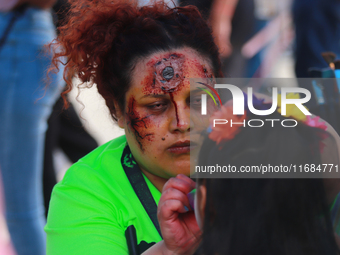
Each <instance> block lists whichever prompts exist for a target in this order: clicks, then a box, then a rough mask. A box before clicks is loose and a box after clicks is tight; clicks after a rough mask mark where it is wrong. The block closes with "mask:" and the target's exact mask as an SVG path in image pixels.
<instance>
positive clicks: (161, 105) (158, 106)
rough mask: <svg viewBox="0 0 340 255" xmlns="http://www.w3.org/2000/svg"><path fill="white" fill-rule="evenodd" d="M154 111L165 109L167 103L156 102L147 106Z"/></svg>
mask: <svg viewBox="0 0 340 255" xmlns="http://www.w3.org/2000/svg"><path fill="white" fill-rule="evenodd" d="M147 107H148V109H150V110H152V111H163V110H165V109H166V108H167V104H166V103H155V104H151V105H148V106H147Z"/></svg>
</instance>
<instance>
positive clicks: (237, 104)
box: [201, 84, 312, 127]
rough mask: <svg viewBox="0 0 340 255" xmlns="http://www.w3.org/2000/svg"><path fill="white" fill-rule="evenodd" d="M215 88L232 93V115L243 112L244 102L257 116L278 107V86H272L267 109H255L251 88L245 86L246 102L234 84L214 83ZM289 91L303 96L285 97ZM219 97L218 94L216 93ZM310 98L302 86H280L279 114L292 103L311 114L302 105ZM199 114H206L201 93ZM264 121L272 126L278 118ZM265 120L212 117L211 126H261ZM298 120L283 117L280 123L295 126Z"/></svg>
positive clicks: (204, 95)
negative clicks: (270, 99) (269, 104)
mask: <svg viewBox="0 0 340 255" xmlns="http://www.w3.org/2000/svg"><path fill="white" fill-rule="evenodd" d="M214 88H215V89H228V90H229V91H230V92H231V95H232V99H233V100H232V104H233V115H244V114H245V103H247V106H248V109H249V111H250V112H251V113H253V114H254V115H258V116H267V115H270V114H272V113H274V112H275V111H276V110H277V107H278V88H276V87H273V88H272V102H271V107H270V108H269V109H262V110H260V109H256V108H255V107H254V102H253V88H251V87H248V88H247V94H248V96H247V102H245V96H244V93H243V91H242V90H241V89H240V88H238V87H237V86H235V85H231V84H215V86H214ZM213 92H214V93H215V94H216V93H217V92H216V90H214V91H213ZM290 93H300V94H304V95H305V97H304V98H287V94H290ZM209 96H210V97H212V99H213V100H214V102H215V99H214V98H213V96H212V94H211V93H209ZM216 96H217V97H218V98H219V95H216ZM310 99H311V93H310V92H309V91H308V90H307V89H304V88H299V87H283V88H281V106H280V107H281V115H286V114H287V105H288V104H292V105H295V106H296V107H297V108H298V109H299V110H300V111H301V112H302V113H303V114H304V115H312V114H311V113H310V112H309V111H308V110H307V108H306V107H304V106H303V104H304V103H307V102H308V101H309V100H310ZM201 114H202V115H207V94H202V95H201ZM265 121H266V122H269V123H271V126H272V127H274V123H275V122H276V121H279V120H278V119H265ZM265 121H263V120H261V119H249V120H248V121H246V120H243V121H242V122H233V121H232V120H227V119H214V120H213V126H214V127H215V125H225V124H228V123H229V124H230V126H231V127H232V126H233V125H243V126H246V124H248V126H250V127H262V126H263V125H264V123H265ZM297 124H298V122H297V121H296V120H295V119H285V120H283V121H281V125H282V126H283V127H295V126H296V125H297Z"/></svg>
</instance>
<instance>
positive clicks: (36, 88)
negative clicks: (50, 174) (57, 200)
mask: <svg viewBox="0 0 340 255" xmlns="http://www.w3.org/2000/svg"><path fill="white" fill-rule="evenodd" d="M12 15H13V13H10V12H9V13H1V12H0V37H1V36H2V34H3V32H4V30H5V27H6V26H7V25H8V23H9V20H10V18H11V16H12ZM55 36H56V35H55V27H54V25H53V22H52V16H51V13H50V12H49V11H44V10H39V9H35V8H28V9H27V10H26V11H25V13H24V15H23V16H21V17H20V18H19V19H18V20H17V21H16V22H15V24H14V26H13V28H12V30H11V31H10V33H9V36H8V39H7V41H6V43H5V45H4V46H3V48H2V49H1V51H0V169H1V173H2V177H3V184H4V192H5V202H6V220H7V224H8V228H9V231H10V235H11V238H12V242H13V244H14V247H15V249H16V251H17V253H18V255H24V254H25V255H26V254H27V255H28V254H30V255H31V254H32V255H41V254H45V234H44V230H43V229H44V225H45V218H44V206H43V193H42V164H43V146H44V139H45V131H46V128H47V119H48V116H49V114H50V112H51V108H52V106H53V104H54V102H55V100H56V99H57V96H58V94H59V92H60V90H61V85H62V84H63V83H62V72H59V73H58V74H56V75H53V76H52V77H51V79H50V84H49V86H48V87H47V89H45V82H44V80H46V70H47V68H48V67H49V65H50V63H51V54H44V51H43V45H44V44H46V43H49V42H51V41H52V40H53V39H54V38H55Z"/></svg>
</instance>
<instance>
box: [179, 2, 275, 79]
mask: <svg viewBox="0 0 340 255" xmlns="http://www.w3.org/2000/svg"><path fill="white" fill-rule="evenodd" d="M262 2H263V1H262ZM262 2H261V1H256V0H213V1H212V0H182V1H180V5H181V6H184V5H195V6H196V7H197V8H198V9H199V10H200V12H201V13H202V15H203V16H204V17H205V18H206V19H207V20H209V21H210V24H211V27H212V30H213V35H214V38H215V42H216V44H217V46H218V47H219V49H220V54H221V59H222V68H223V74H224V76H225V77H230V76H231V77H253V76H255V75H256V71H257V70H258V68H259V67H260V64H261V59H262V58H261V54H262V52H259V53H258V54H256V55H255V56H254V57H252V58H250V59H247V58H245V57H244V56H243V55H242V53H241V50H242V47H243V46H244V44H245V43H246V42H247V41H248V40H249V39H250V38H251V37H252V36H254V35H255V34H256V33H257V32H258V31H259V30H261V29H262V28H263V27H264V26H265V25H266V23H267V20H268V19H269V18H270V17H258V16H259V15H256V14H257V13H259V9H261V8H263V6H262V5H263V3H262Z"/></svg>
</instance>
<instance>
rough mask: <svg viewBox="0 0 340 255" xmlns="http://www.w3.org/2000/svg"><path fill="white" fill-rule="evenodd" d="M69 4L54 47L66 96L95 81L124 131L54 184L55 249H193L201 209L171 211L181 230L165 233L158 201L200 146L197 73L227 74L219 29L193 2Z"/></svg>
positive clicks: (51, 230) (50, 233) (51, 237)
mask: <svg viewBox="0 0 340 255" xmlns="http://www.w3.org/2000/svg"><path fill="white" fill-rule="evenodd" d="M71 4H72V6H71V10H70V13H69V15H68V19H67V20H66V22H65V24H64V25H63V26H62V27H61V28H60V35H59V37H58V39H57V40H56V41H55V42H54V43H53V44H52V47H55V52H56V54H55V57H54V64H55V66H58V63H60V62H62V61H63V59H64V58H65V57H66V58H67V59H68V61H67V62H66V63H64V64H65V72H64V78H65V80H66V82H67V86H68V87H67V88H68V90H67V91H66V92H65V93H67V92H69V91H70V90H71V88H72V87H73V84H72V77H73V75H74V74H76V75H77V76H78V77H79V79H80V80H81V81H82V82H83V83H87V82H89V83H91V84H92V83H95V84H96V85H97V88H98V92H99V93H100V94H101V95H102V96H103V98H104V99H105V102H106V105H107V107H108V108H109V110H110V113H111V115H112V117H113V119H114V120H115V121H117V123H118V125H119V126H120V127H121V128H124V130H125V135H124V136H122V137H119V138H117V139H114V140H112V141H110V142H108V143H106V144H104V145H103V146H100V147H99V148H97V149H96V150H94V151H93V152H91V153H90V154H88V155H87V156H85V157H84V158H82V159H81V160H79V161H78V162H77V163H75V164H74V165H73V166H72V167H71V168H70V169H69V170H68V171H67V173H66V175H65V177H64V179H63V180H62V181H61V182H60V183H59V184H57V185H56V187H55V189H54V191H53V194H52V199H51V203H50V210H49V214H48V221H47V225H46V227H45V231H46V232H47V253H48V254H50V255H52V254H62V255H67V254H72V255H74V254H82V255H83V254H128V253H129V252H130V254H138V253H142V252H144V251H146V250H147V249H148V248H149V247H151V246H152V245H153V244H155V243H157V245H154V246H153V247H152V248H150V249H149V250H148V251H146V252H148V253H149V254H158V253H157V252H163V253H168V252H169V253H170V252H174V251H176V253H187V252H189V251H188V249H189V250H190V251H191V250H192V249H193V248H192V247H194V246H195V244H196V243H197V240H198V236H199V228H198V226H197V223H196V221H195V218H194V214H193V212H192V211H190V212H189V213H188V214H187V215H186V217H183V218H177V217H174V215H168V216H167V219H168V220H169V221H171V223H176V224H177V225H176V227H177V229H176V231H175V232H173V231H172V230H173V228H170V229H168V231H166V230H164V231H162V233H161V231H160V227H159V223H158V220H157V204H158V201H159V199H160V196H161V191H162V188H163V186H164V184H165V182H166V181H167V180H168V179H169V178H170V177H173V176H176V175H177V174H180V173H181V174H185V175H189V171H190V167H189V166H190V153H193V152H195V151H196V150H197V148H198V147H199V146H198V143H199V141H198V138H199V135H198V134H199V133H200V132H201V130H199V129H198V128H196V127H195V123H194V122H192V121H191V120H190V109H193V108H192V103H191V102H190V81H189V78H208V79H210V78H214V77H220V76H222V75H221V70H220V61H219V56H218V49H217V47H216V45H215V43H214V41H213V37H212V35H211V30H210V28H209V26H208V25H207V24H206V22H205V21H204V20H203V18H202V17H201V15H200V13H199V12H198V11H197V9H196V8H195V7H190V6H188V7H178V8H169V7H167V6H166V5H165V4H164V3H155V4H154V5H151V6H146V7H138V5H137V3H136V2H133V1H105V0H96V1H90V0H87V1H84V0H82V1H80V0H74V1H72V3H71ZM196 108H197V109H196ZM196 108H195V109H196V111H197V112H199V113H200V109H198V107H196ZM195 134H197V135H196V136H195ZM190 185H191V186H192V188H193V187H194V184H193V183H192V182H191V183H190ZM189 191H190V190H189ZM179 206H180V209H179V210H181V211H188V208H187V207H186V206H184V205H179ZM172 226H173V225H172ZM162 235H166V236H167V242H164V241H162ZM168 237H169V238H168ZM169 240H170V241H169Z"/></svg>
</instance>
